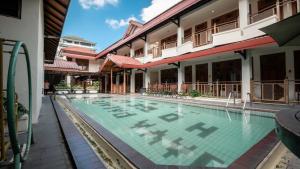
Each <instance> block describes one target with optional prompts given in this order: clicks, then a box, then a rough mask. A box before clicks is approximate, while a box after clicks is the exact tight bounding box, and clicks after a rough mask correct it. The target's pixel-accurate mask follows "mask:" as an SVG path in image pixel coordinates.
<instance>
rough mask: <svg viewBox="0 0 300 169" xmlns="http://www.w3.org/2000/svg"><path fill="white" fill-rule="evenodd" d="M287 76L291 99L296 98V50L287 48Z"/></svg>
mask: <svg viewBox="0 0 300 169" xmlns="http://www.w3.org/2000/svg"><path fill="white" fill-rule="evenodd" d="M285 63H286V66H285V67H286V77H287V78H288V84H289V85H288V93H289V99H290V100H293V99H295V66H294V51H293V50H287V51H286V53H285Z"/></svg>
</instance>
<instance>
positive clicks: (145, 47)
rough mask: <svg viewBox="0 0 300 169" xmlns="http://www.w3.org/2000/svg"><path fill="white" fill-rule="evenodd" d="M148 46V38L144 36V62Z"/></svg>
mask: <svg viewBox="0 0 300 169" xmlns="http://www.w3.org/2000/svg"><path fill="white" fill-rule="evenodd" d="M148 47H149V42H148V40H147V38H146V41H145V44H144V57H143V58H144V59H143V63H145V62H146V60H145V59H146V58H147V56H148Z"/></svg>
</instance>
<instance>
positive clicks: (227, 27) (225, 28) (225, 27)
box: [214, 19, 239, 33]
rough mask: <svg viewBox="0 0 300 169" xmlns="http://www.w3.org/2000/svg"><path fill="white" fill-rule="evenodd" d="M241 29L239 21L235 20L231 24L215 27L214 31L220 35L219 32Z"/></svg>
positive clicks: (226, 23)
mask: <svg viewBox="0 0 300 169" xmlns="http://www.w3.org/2000/svg"><path fill="white" fill-rule="evenodd" d="M238 27H239V22H238V19H237V20H233V21H229V22H225V23H222V24H219V25H215V26H214V29H215V31H214V32H215V33H219V32H224V31H228V30H231V29H236V28H238Z"/></svg>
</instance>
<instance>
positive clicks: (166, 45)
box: [161, 41, 177, 50]
mask: <svg viewBox="0 0 300 169" xmlns="http://www.w3.org/2000/svg"><path fill="white" fill-rule="evenodd" d="M176 46H177V41H170V42H164V43H162V44H161V49H162V50H164V49H169V48H174V47H176Z"/></svg>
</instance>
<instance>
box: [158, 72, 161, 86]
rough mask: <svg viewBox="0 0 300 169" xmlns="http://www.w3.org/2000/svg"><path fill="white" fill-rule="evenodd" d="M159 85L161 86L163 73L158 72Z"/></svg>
mask: <svg viewBox="0 0 300 169" xmlns="http://www.w3.org/2000/svg"><path fill="white" fill-rule="evenodd" d="M158 84H161V71H160V70H158Z"/></svg>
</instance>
